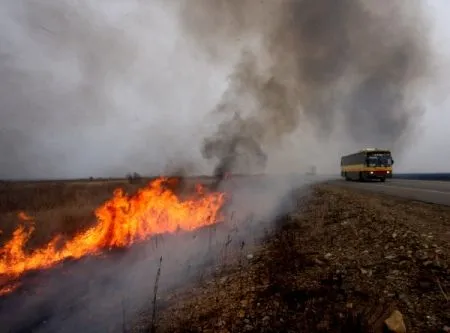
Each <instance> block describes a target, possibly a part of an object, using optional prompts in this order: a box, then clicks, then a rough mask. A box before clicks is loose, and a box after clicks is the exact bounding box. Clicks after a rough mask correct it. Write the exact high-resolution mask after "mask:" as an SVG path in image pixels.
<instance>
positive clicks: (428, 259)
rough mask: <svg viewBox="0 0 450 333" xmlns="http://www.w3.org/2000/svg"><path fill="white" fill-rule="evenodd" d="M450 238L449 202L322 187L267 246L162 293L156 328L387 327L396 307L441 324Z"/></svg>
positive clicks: (421, 322)
mask: <svg viewBox="0 0 450 333" xmlns="http://www.w3.org/2000/svg"><path fill="white" fill-rule="evenodd" d="M449 236H450V208H448V207H440V206H435V205H429V204H423V203H417V202H408V201H404V200H400V199H396V198H391V197H386V196H382V195H374V194H367V193H359V192H355V191H351V190H348V189H341V188H336V187H331V186H326V185H321V186H318V187H317V188H315V190H314V194H313V196H312V198H311V199H310V200H309V201H308V202H307V203H306V205H300V206H299V207H298V212H296V213H293V214H291V215H289V216H286V217H284V218H282V219H280V220H279V221H278V223H277V225H276V229H275V230H274V231H273V233H272V234H271V235H270V236H268V237H266V241H265V242H264V244H263V245H261V246H259V247H258V248H255V249H245V253H244V254H243V255H242V254H240V255H239V256H237V257H235V262H234V264H232V265H228V266H227V267H226V268H223V267H216V270H215V271H214V272H215V274H213V276H212V278H211V279H209V280H207V281H203V282H202V283H200V284H198V285H197V286H193V287H192V288H191V289H190V290H187V291H186V290H185V289H183V290H181V291H180V292H175V293H172V294H171V295H170V296H168V298H167V299H164V302H165V304H170V306H169V307H168V308H166V309H165V310H164V311H162V312H161V313H160V319H159V332H381V330H382V327H383V321H384V320H385V319H386V318H387V317H388V316H389V314H390V313H391V312H392V310H393V309H399V310H400V311H401V312H402V313H403V316H404V320H405V323H406V327H407V330H408V332H440V331H442V330H443V329H444V326H445V325H449V323H450V302H449V300H448V296H449V293H450V269H449V264H450V257H449V254H450V245H449V243H448V239H449ZM250 254H251V255H250ZM147 327H148V324H145V318H144V320H143V322H141V324H139V325H136V329H135V331H136V332H141V331H143V330H145V329H146V328H147Z"/></svg>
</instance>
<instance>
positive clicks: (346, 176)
mask: <svg viewBox="0 0 450 333" xmlns="http://www.w3.org/2000/svg"><path fill="white" fill-rule="evenodd" d="M344 178H345V181H347V182H348V181H349V180H350V178H348V175H347V172H344Z"/></svg>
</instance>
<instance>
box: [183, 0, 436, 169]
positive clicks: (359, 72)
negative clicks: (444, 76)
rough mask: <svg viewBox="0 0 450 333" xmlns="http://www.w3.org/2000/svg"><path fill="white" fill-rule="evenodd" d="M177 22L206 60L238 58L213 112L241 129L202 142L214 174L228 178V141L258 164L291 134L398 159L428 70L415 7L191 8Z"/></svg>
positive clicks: (422, 22)
mask: <svg viewBox="0 0 450 333" xmlns="http://www.w3.org/2000/svg"><path fill="white" fill-rule="evenodd" d="M181 19H182V23H183V24H184V25H183V27H184V28H185V30H186V31H187V35H188V36H189V37H190V38H191V39H192V41H193V42H194V45H195V47H200V48H201V49H202V50H203V51H205V52H208V53H209V54H210V55H211V60H212V61H217V62H223V61H227V59H229V58H231V56H232V54H233V53H236V50H243V53H242V57H241V58H240V60H239V61H238V63H237V65H236V66H235V69H234V72H233V74H232V75H231V76H230V80H229V88H228V90H227V91H226V93H225V94H224V95H223V98H222V101H221V103H220V105H219V106H218V107H217V110H215V111H220V112H222V113H225V114H238V115H239V117H240V119H241V124H240V125H239V126H238V127H239V128H245V129H246V130H236V125H235V123H236V117H231V120H225V122H224V123H223V124H222V125H221V126H220V127H219V129H218V130H217V133H216V134H215V135H213V137H212V138H207V140H205V146H204V150H206V151H209V152H211V151H214V152H215V154H211V153H210V154H204V156H205V157H206V158H213V157H215V158H218V160H219V162H218V166H217V169H220V170H221V169H223V167H224V166H227V167H228V168H231V169H233V166H232V165H233V164H236V163H237V162H236V161H237V160H239V159H240V157H238V154H233V148H232V147H234V146H235V143H236V142H243V141H247V142H252V145H251V146H252V147H253V148H250V149H247V151H246V153H247V155H252V156H259V155H260V154H261V152H262V151H263V149H276V148H279V147H280V145H281V141H282V139H283V138H284V137H286V136H288V135H289V134H292V133H294V132H295V131H296V130H297V129H298V128H299V127H306V126H309V127H314V129H315V133H317V135H318V137H320V138H321V139H322V140H323V139H325V142H326V140H329V139H331V135H330V133H333V130H335V129H336V127H338V126H341V128H342V126H343V127H344V128H343V131H341V132H345V133H347V134H346V137H347V139H348V140H351V141H353V142H357V143H358V144H359V145H368V146H383V147H389V148H394V149H397V151H401V150H402V149H403V148H404V147H406V142H407V139H408V137H409V136H410V135H411V134H412V133H413V132H414V124H415V122H416V118H417V117H418V116H420V115H421V112H422V105H420V103H419V102H418V101H417V99H416V98H414V97H415V94H416V93H417V92H419V93H420V90H418V88H420V83H421V81H420V80H421V79H422V78H424V76H425V74H426V71H427V69H428V63H429V61H428V60H429V44H428V43H429V34H428V27H427V19H426V17H425V15H424V13H423V11H422V10H421V8H420V2H419V1H414V0H413V1H395V3H394V2H390V1H387V0H381V1H380V0H365V1H363V0H356V1H355V0H340V1H335V0H303V1H302V0H296V1H295V0H289V1H288V0H284V1H251V0H247V1H242V0H218V1H208V0H194V1H186V2H185V6H183V8H182V11H181ZM252 40H258V41H259V44H258V45H256V46H255V44H251V41H252ZM242 41H247V42H248V43H247V44H246V43H245V42H242ZM242 45H246V46H245V47H243V46H242ZM229 118H230V117H228V119H229ZM230 147H231V148H230ZM230 155H232V156H233V155H234V157H230ZM229 161H233V163H230V162H229ZM249 171H252V170H251V168H250V169H249Z"/></svg>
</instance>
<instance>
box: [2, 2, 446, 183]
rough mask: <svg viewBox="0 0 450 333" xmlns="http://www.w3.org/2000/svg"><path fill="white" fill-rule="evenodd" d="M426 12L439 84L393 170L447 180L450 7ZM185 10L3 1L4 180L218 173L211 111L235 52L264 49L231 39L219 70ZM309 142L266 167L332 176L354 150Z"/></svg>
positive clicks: (276, 153) (301, 138) (303, 135)
mask: <svg viewBox="0 0 450 333" xmlns="http://www.w3.org/2000/svg"><path fill="white" fill-rule="evenodd" d="M425 4H427V5H426V6H425V8H424V10H426V11H427V13H429V14H430V15H431V17H432V18H433V20H432V27H433V32H432V36H433V39H432V43H433V45H434V46H435V47H434V49H433V52H434V57H435V59H434V62H433V64H434V76H433V78H432V80H431V79H430V81H432V82H433V84H430V87H429V89H426V90H424V91H423V96H418V98H421V99H422V100H423V102H424V105H425V106H426V108H425V110H424V114H423V116H422V117H421V118H420V119H419V120H418V121H417V122H416V123H415V125H416V126H417V131H416V132H415V135H414V136H413V137H412V138H411V142H410V143H409V144H408V145H407V147H406V148H405V149H404V151H403V152H402V154H401V155H399V156H398V157H395V161H396V168H397V171H398V172H409V171H414V172H418V171H423V172H432V171H436V172H445V171H450V142H449V141H448V140H446V138H447V128H448V124H450V112H448V108H449V107H450V100H448V99H446V93H445V92H446V90H447V88H448V87H449V85H450V78H449V77H450V76H448V75H447V73H449V69H450V62H449V61H448V59H450V57H449V56H450V46H449V45H448V43H447V42H446V41H448V40H449V37H450V25H449V24H448V23H445V22H446V20H447V18H448V17H447V16H448V14H447V13H450V4H449V3H448V2H446V1H445V0H433V1H431V0H430V1H428V3H426V2H425ZM178 10H180V9H179V8H178V7H177V3H176V2H174V1H165V2H164V1H162V0H154V1H151V2H146V3H143V2H141V1H137V0H130V1H126V2H125V1H118V0H116V1H106V0H97V1H94V0H90V1H85V2H83V5H80V4H78V5H74V2H72V1H69V0H62V1H59V2H58V3H50V2H44V1H37V0H35V1H24V0H4V1H2V2H1V4H0V75H1V78H2V79H1V82H0V154H1V155H2V158H1V159H0V179H43V178H44V179H49V178H83V177H90V176H93V177H108V176H111V177H117V176H124V175H125V174H126V173H128V172H134V171H137V172H140V173H142V174H161V173H164V172H171V171H173V170H177V169H178V168H180V167H182V168H184V169H186V170H187V171H188V172H191V173H210V172H212V170H213V167H214V165H213V164H214V163H213V162H211V161H208V160H205V159H204V158H203V157H202V155H201V152H200V150H201V149H200V147H201V145H202V140H203V139H204V138H205V137H208V136H211V135H213V134H214V132H215V131H216V129H217V125H218V120H217V117H213V116H212V110H214V109H215V107H216V105H217V104H218V103H219V102H220V100H221V98H222V96H223V94H224V92H226V90H227V87H228V85H229V75H230V73H231V72H232V69H233V66H234V65H235V64H236V62H237V61H238V59H239V55H240V52H241V51H242V49H243V48H244V46H245V45H247V44H248V43H250V44H252V43H254V44H255V47H257V45H258V39H257V38H256V37H255V38H253V39H251V38H247V39H246V40H240V39H236V40H233V43H234V44H233V49H232V50H230V49H227V50H226V54H227V57H222V58H221V61H213V60H212V59H211V57H212V56H211V54H213V53H214V52H216V53H218V54H220V53H221V52H224V50H223V49H220V47H217V49H214V50H212V52H209V53H207V52H203V51H202V50H201V49H199V48H197V47H195V46H194V45H193V44H192V42H191V40H190V39H189V38H187V37H186V34H185V33H184V32H183V27H182V25H181V24H180V22H179V16H177V15H176V14H175V13H177V11H178ZM334 130H335V131H338V132H339V129H338V128H335V129H334ZM313 132H314V130H313V129H311V128H309V127H308V126H303V127H302V128H299V129H298V131H297V132H295V133H292V134H291V135H290V136H288V137H286V138H284V139H283V140H284V141H283V147H282V148H280V149H278V150H273V151H271V153H270V156H269V157H271V161H272V162H271V163H269V166H268V167H269V169H270V170H272V171H275V172H276V171H280V172H283V171H286V172H292V171H295V170H302V168H305V167H308V166H309V165H311V164H316V165H318V170H319V171H322V172H333V170H334V169H335V168H336V170H337V168H338V167H339V166H338V165H339V161H338V157H339V155H340V154H344V153H347V152H348V149H350V147H352V148H351V149H353V147H356V146H357V144H358V143H357V142H352V143H351V144H348V145H347V146H346V142H344V141H341V140H339V139H336V138H337V137H336V138H335V139H334V140H333V139H330V140H328V141H326V140H317V139H315V138H314V137H313V136H314V135H313ZM346 150H347V151H346ZM394 154H395V151H394ZM337 172H338V171H337Z"/></svg>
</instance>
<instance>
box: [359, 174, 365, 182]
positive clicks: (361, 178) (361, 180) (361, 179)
mask: <svg viewBox="0 0 450 333" xmlns="http://www.w3.org/2000/svg"><path fill="white" fill-rule="evenodd" d="M358 180H359V181H360V182H363V181H364V177H363V174H362V172H360V173H359V178H358Z"/></svg>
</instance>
